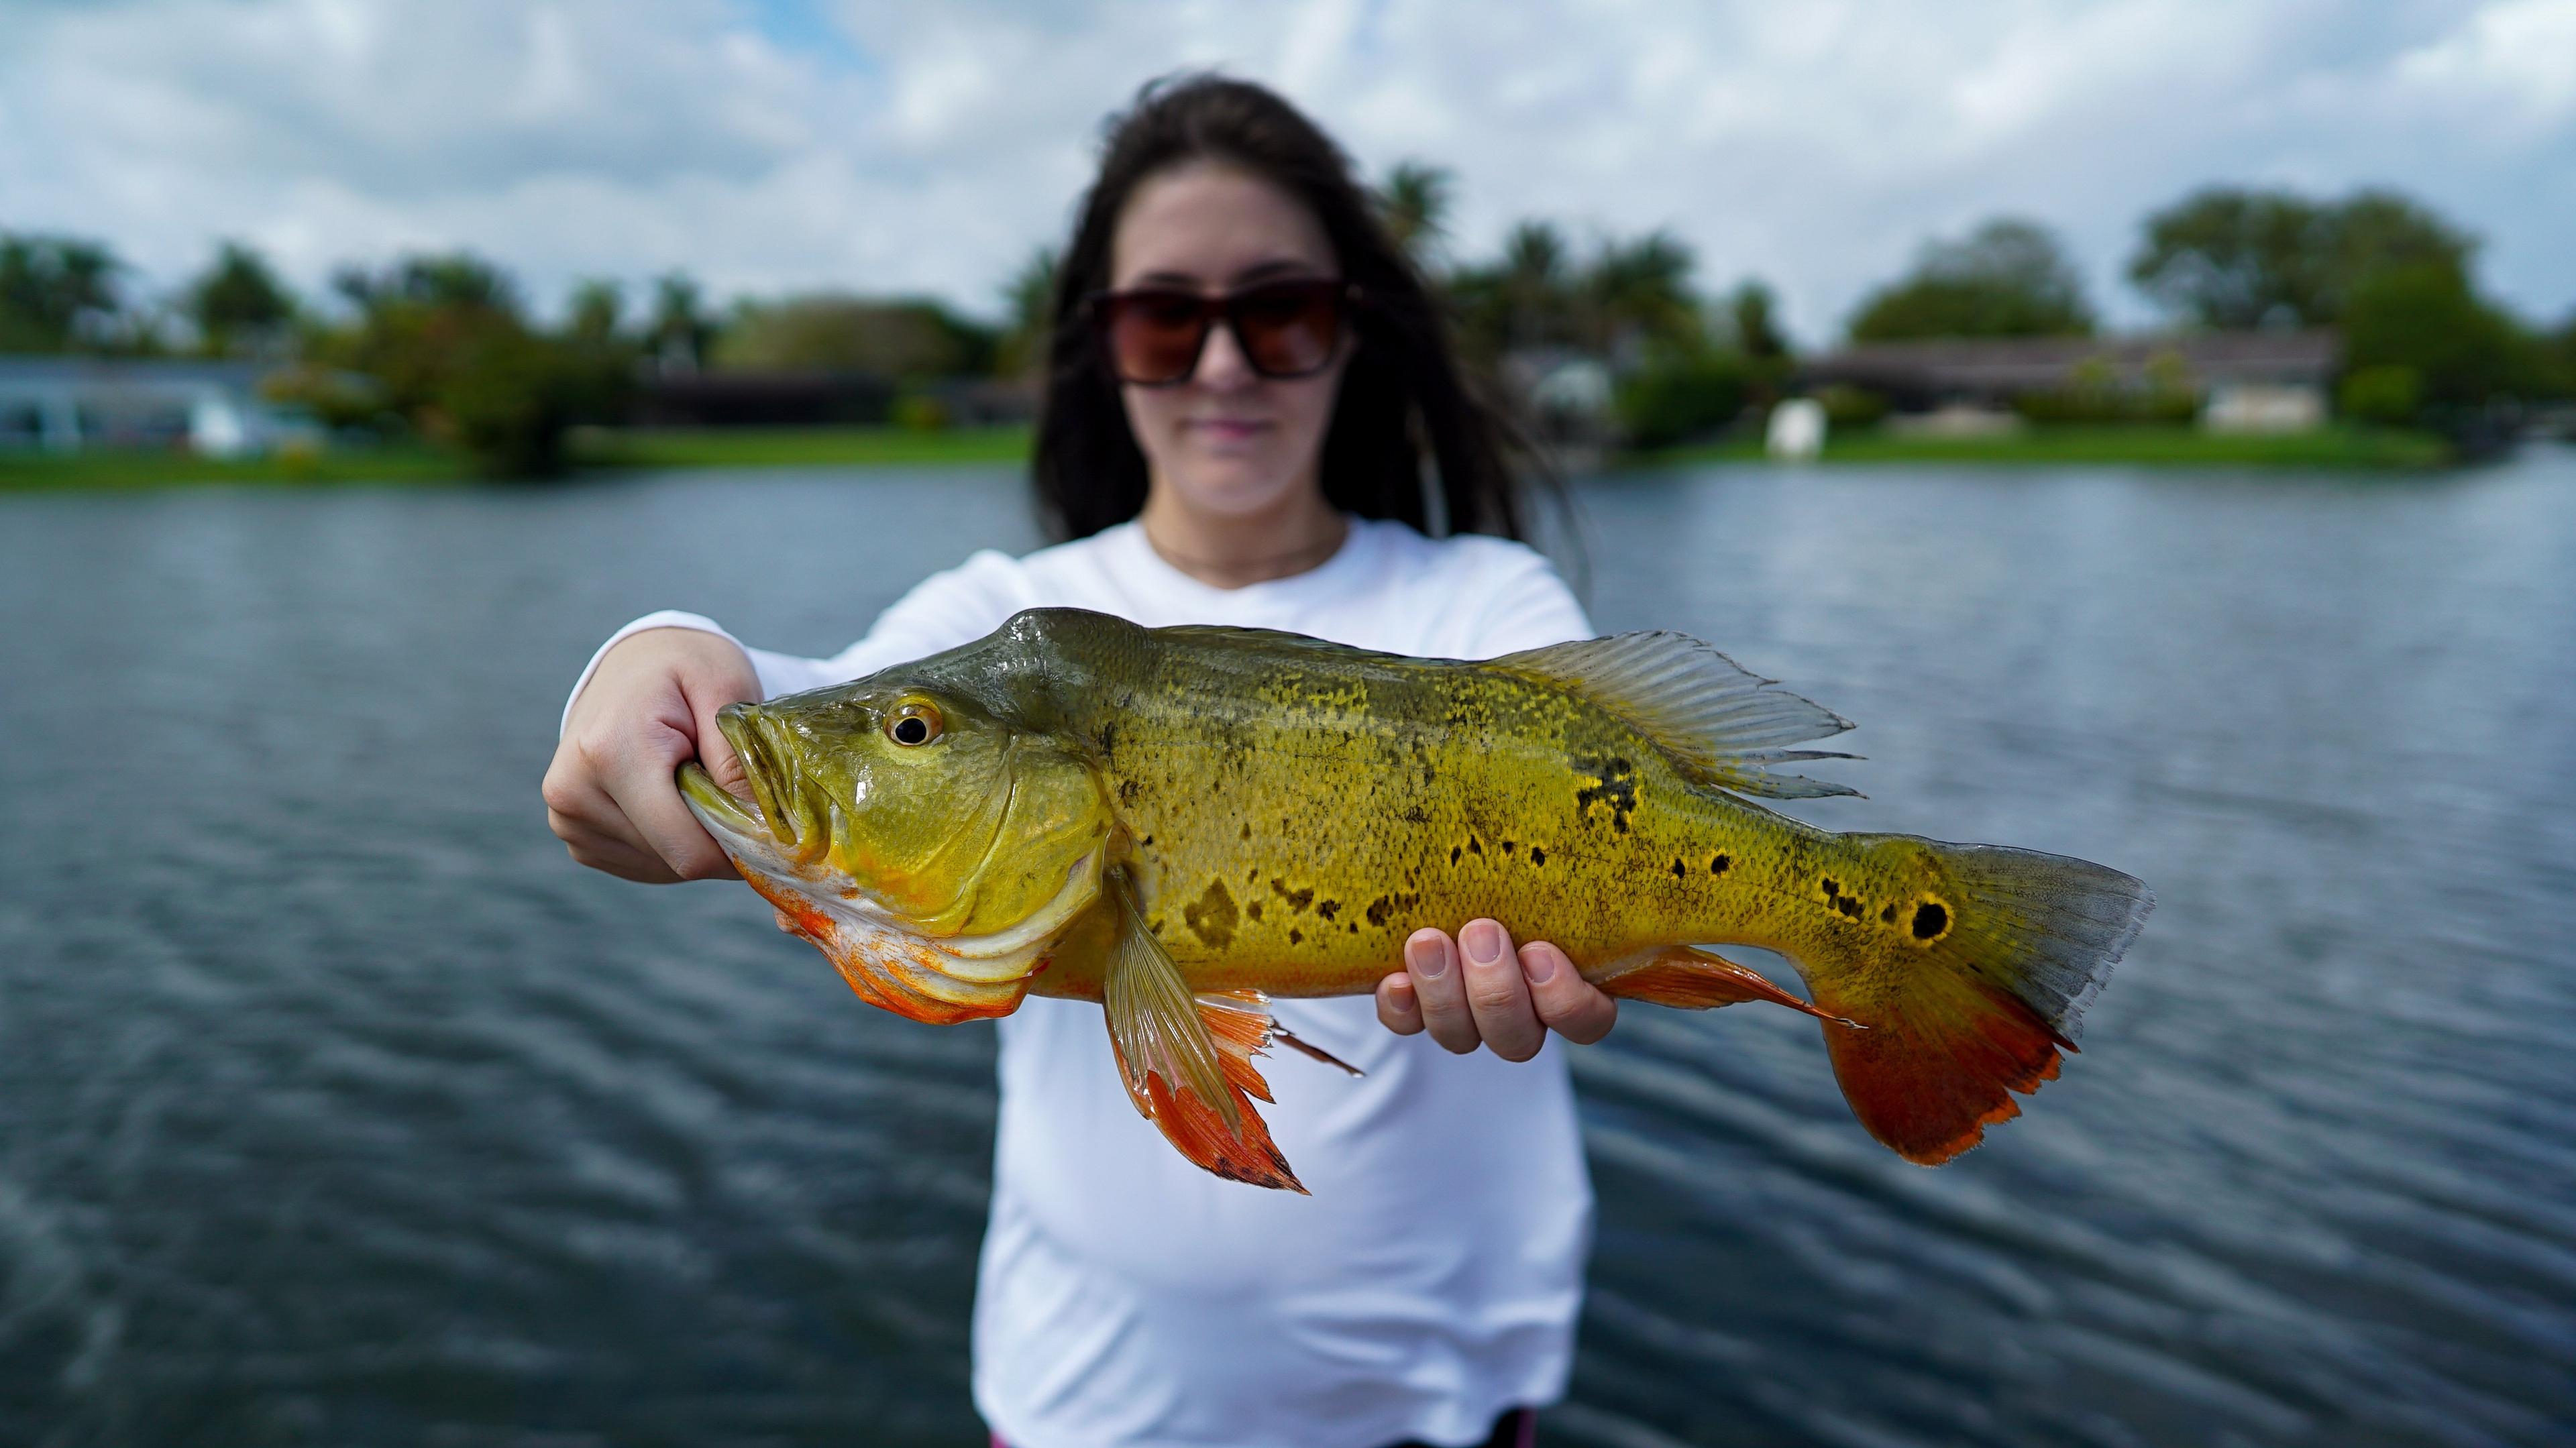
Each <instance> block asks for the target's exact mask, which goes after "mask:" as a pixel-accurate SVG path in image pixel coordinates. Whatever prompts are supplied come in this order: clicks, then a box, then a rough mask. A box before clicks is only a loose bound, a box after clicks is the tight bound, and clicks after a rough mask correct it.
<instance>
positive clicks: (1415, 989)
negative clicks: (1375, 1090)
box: [1377, 920, 1619, 1061]
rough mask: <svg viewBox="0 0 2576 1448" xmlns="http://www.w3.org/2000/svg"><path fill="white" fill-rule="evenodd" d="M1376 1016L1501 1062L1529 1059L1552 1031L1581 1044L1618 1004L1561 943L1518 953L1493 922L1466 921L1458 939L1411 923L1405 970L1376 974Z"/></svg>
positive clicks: (1601, 1028)
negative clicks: (1483, 1050) (1489, 1053)
mask: <svg viewBox="0 0 2576 1448" xmlns="http://www.w3.org/2000/svg"><path fill="white" fill-rule="evenodd" d="M1377 1018H1378V1020H1379V1022H1380V1023H1381V1024H1383V1025H1384V1026H1385V1027H1386V1028H1387V1029H1388V1030H1390V1031H1393V1032H1395V1033H1396V1034H1397V1035H1400V1036H1410V1035H1414V1034H1416V1033H1418V1032H1422V1031H1429V1032H1430V1033H1431V1039H1433V1040H1435V1041H1438V1042H1439V1043H1440V1044H1441V1045H1442V1046H1443V1047H1445V1048H1447V1049H1449V1050H1451V1051H1456V1052H1459V1053H1460V1054H1464V1053H1466V1052H1469V1051H1472V1050H1474V1049H1476V1048H1477V1047H1478V1046H1480V1045H1483V1046H1491V1047H1493V1049H1494V1054H1495V1055H1497V1056H1500V1057H1502V1058H1503V1059H1504V1060H1506V1061H1526V1060H1528V1059H1530V1058H1531V1057H1532V1056H1535V1055H1537V1054H1538V1053H1539V1048H1540V1047H1541V1046H1544V1045H1545V1044H1547V1033H1548V1032H1549V1031H1555V1032H1556V1033H1557V1034H1559V1035H1561V1036H1563V1037H1565V1038H1566V1039H1567V1040H1569V1041H1573V1042H1575V1043H1577V1044H1579V1045H1587V1046H1588V1045H1590V1044H1592V1043H1593V1042H1594V1041H1597V1040H1600V1039H1601V1038H1602V1037H1603V1036H1606V1035H1608V1034H1609V1033H1610V1027H1611V1026H1612V1025H1614V1024H1616V1023H1617V1021H1618V1019H1619V1003H1618V1002H1617V1001H1615V1000H1612V999H1611V998H1610V997H1608V996H1606V995H1604V994H1602V993H1601V991H1600V990H1599V989H1598V988H1596V987H1595V986H1593V985H1592V984H1591V983H1590V982H1589V981H1586V980H1585V979H1584V978H1583V976H1582V974H1581V973H1580V972H1578V971H1577V970H1576V969H1575V968H1574V962H1573V961H1572V960H1570V959H1568V958H1567V956H1566V954H1565V952H1564V951H1562V950H1559V949H1557V948H1556V947H1555V946H1553V945H1551V944H1549V943H1547V942H1546V941H1543V940H1533V941H1531V942H1530V943H1529V944H1528V945H1525V946H1522V947H1521V948H1520V949H1519V950H1518V951H1517V952H1516V951H1514V950H1513V948H1512V937H1511V934H1510V933H1509V932H1508V931H1506V930H1504V929H1503V927H1502V926H1501V925H1500V924H1498V923H1496V922H1494V921H1491V920H1470V921H1468V922H1467V924H1466V927H1465V928H1464V929H1462V930H1460V931H1459V932H1458V936H1457V938H1456V939H1455V940H1452V939H1451V938H1450V937H1449V935H1448V933H1447V932H1445V931H1441V930H1432V929H1423V930H1417V931H1415V932H1413V935H1412V937H1411V938H1410V939H1408V940H1406V941H1405V942H1404V969H1403V970H1401V971H1399V972H1397V973H1395V974H1393V975H1390V976H1388V977H1387V978H1386V979H1384V980H1382V981H1379V982H1378V987H1377Z"/></svg>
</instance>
